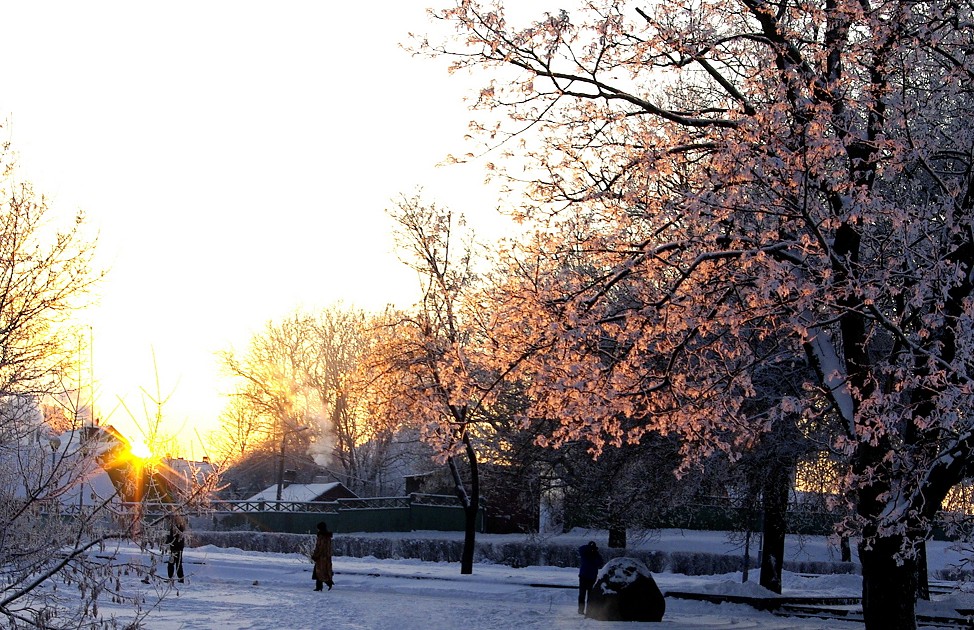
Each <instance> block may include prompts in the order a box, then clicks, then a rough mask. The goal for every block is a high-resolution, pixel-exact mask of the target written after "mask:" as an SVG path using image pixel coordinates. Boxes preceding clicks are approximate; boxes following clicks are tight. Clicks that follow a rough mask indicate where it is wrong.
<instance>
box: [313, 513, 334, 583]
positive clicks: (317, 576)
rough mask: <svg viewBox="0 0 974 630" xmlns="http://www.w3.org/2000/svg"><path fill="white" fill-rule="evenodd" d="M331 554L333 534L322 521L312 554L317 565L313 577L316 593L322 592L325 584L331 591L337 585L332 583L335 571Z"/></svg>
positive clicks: (319, 524)
mask: <svg viewBox="0 0 974 630" xmlns="http://www.w3.org/2000/svg"><path fill="white" fill-rule="evenodd" d="M331 552H332V545H331V532H330V531H328V524H327V523H325V522H324V521H321V522H320V523H318V538H317V539H316V540H315V548H314V551H312V552H311V559H312V560H313V561H314V563H315V568H314V570H313V571H312V572H311V577H312V578H314V581H315V590H316V591H320V590H321V588H322V585H323V584H327V585H328V590H329V591H330V590H331V587H332V586H334V585H335V583H334V582H333V581H332V578H333V577H334V571H333V570H332V566H331Z"/></svg>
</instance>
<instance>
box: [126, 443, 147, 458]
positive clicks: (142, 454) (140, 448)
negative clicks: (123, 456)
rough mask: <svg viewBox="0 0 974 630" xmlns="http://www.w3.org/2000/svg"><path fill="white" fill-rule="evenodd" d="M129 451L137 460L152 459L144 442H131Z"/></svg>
mask: <svg viewBox="0 0 974 630" xmlns="http://www.w3.org/2000/svg"><path fill="white" fill-rule="evenodd" d="M129 451H130V452H131V453H132V455H133V456H134V457H138V458H139V459H149V458H151V457H152V451H151V450H149V447H148V446H146V445H145V442H141V441H140V442H132V445H131V446H129Z"/></svg>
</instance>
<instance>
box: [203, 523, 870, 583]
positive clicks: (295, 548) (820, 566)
mask: <svg viewBox="0 0 974 630" xmlns="http://www.w3.org/2000/svg"><path fill="white" fill-rule="evenodd" d="M314 541H315V537H314V536H313V535H311V534H284V533H274V532H222V531H193V532H192V534H191V540H190V541H189V542H190V545H191V546H194V547H199V546H203V545H214V546H216V547H236V548H238V549H243V550H246V551H265V552H274V553H301V554H309V553H310V552H311V549H312V547H314ZM334 549H335V555H336V556H348V557H353V558H365V557H374V558H378V559H380V560H383V559H405V558H409V559H417V560H425V561H429V562H460V555H461V553H462V551H463V541H461V540H442V539H432V538H408V537H398V536H397V537H394V538H378V537H371V536H369V537H366V536H355V535H351V534H342V535H340V536H336V537H335V539H334ZM603 555H604V556H606V559H609V558H613V557H616V556H623V555H624V556H627V557H630V558H639V559H640V560H642V561H643V562H644V563H645V564H646V566H647V567H648V568H649V569H650V571H652V572H654V573H664V572H670V573H682V574H684V575H721V574H724V573H731V572H734V571H740V570H741V569H742V568H743V567H742V566H741V563H742V557H741V556H739V555H724V554H716V553H702V552H699V553H698V552H687V551H680V552H666V551H646V550H619V549H609V550H605V551H604V553H603ZM474 561H475V562H487V563H492V564H503V565H507V566H511V567H515V568H521V567H529V566H555V567H577V566H578V551H577V549H576V548H575V547H574V546H572V545H558V544H544V543H538V542H531V541H522V542H503V543H493V542H478V543H477V546H476V548H475V550H474ZM750 563H751V564H750V566H751V567H755V566H756V565H757V562H756V560H755V559H754V558H751V560H750ZM785 569H786V570H788V571H793V572H796V573H816V574H831V573H855V572H856V566H855V565H854V564H852V563H850V562H786V563H785Z"/></svg>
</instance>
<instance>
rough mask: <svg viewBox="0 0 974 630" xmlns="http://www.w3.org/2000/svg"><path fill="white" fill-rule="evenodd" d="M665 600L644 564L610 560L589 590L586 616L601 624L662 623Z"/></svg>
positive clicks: (621, 559) (618, 559) (625, 559)
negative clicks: (625, 622)
mask: <svg viewBox="0 0 974 630" xmlns="http://www.w3.org/2000/svg"><path fill="white" fill-rule="evenodd" d="M664 612H666V600H665V599H663V593H662V592H661V591H660V590H659V586H657V585H656V580H654V579H653V574H652V573H650V572H649V569H648V568H646V565H645V564H643V563H642V562H641V561H639V560H637V559H635V558H613V559H612V560H609V561H608V562H607V563H606V564H605V566H604V567H602V570H601V571H599V577H598V579H597V580H596V582H595V586H594V587H593V588H592V594H591V596H590V597H589V600H588V610H587V612H586V613H585V616H586V617H590V618H592V619H599V620H602V621H661V620H662V619H663V613H664Z"/></svg>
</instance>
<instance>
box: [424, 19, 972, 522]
mask: <svg viewBox="0 0 974 630" xmlns="http://www.w3.org/2000/svg"><path fill="white" fill-rule="evenodd" d="M442 16H443V17H445V18H448V19H449V20H451V21H452V23H453V24H455V25H456V26H457V28H458V30H459V33H460V35H459V37H458V38H457V40H455V41H454V42H452V43H447V44H445V45H443V46H441V47H439V48H437V47H435V46H434V47H432V48H431V49H430V51H431V52H432V53H433V54H436V53H438V52H452V53H460V54H457V55H455V56H452V58H453V59H455V60H457V61H456V63H457V64H458V65H459V66H464V67H473V66H476V65H482V66H484V67H487V68H491V69H494V68H498V67H500V68H503V69H504V70H503V72H506V73H511V74H512V75H513V77H512V78H511V77H509V76H508V75H504V76H505V78H511V80H505V81H495V82H493V83H492V84H491V85H490V89H488V90H485V91H484V92H482V93H481V95H480V99H479V101H478V103H477V106H478V107H479V108H481V109H482V110H484V111H485V112H486V113H485V114H484V118H483V121H482V122H484V124H483V125H482V128H483V129H484V130H485V131H487V132H488V133H489V137H487V138H485V142H486V143H487V144H494V143H496V142H497V139H498V138H500V139H505V138H506V139H507V143H506V144H505V145H504V146H505V147H506V149H507V151H509V153H510V155H509V156H508V157H514V158H516V159H504V160H497V161H496V164H495V167H496V168H495V171H494V172H496V173H504V172H505V170H506V172H507V173H508V174H509V175H511V176H512V177H515V178H517V179H528V180H531V182H532V187H531V192H532V195H533V197H532V200H530V201H528V202H525V203H524V204H523V205H522V206H521V207H519V208H518V210H517V215H518V217H519V218H520V219H522V220H524V221H529V222H532V223H531V224H532V225H533V226H534V227H535V229H536V232H535V238H534V239H533V240H529V241H525V242H523V243H522V244H520V246H519V247H516V248H512V249H511V250H510V251H509V255H508V256H506V257H505V258H504V259H503V261H502V262H503V264H504V265H505V270H506V273H505V274H504V276H505V277H504V279H503V281H501V282H499V283H498V284H497V286H496V287H495V288H494V291H493V292H492V295H491V297H492V298H493V301H492V302H490V307H489V312H490V314H491V318H492V319H491V325H489V326H486V329H487V330H490V335H491V338H490V342H489V344H487V345H486V347H487V348H489V351H488V352H487V353H486V354H485V356H490V357H492V358H493V359H494V361H495V363H494V365H495V368H496V369H498V370H504V371H506V370H511V372H510V374H511V376H512V377H517V378H520V379H521V381H522V382H523V383H525V384H526V387H527V388H528V393H529V395H530V398H531V400H532V402H533V407H532V408H531V409H530V410H529V411H528V412H527V413H525V414H524V417H525V421H526V422H530V421H533V420H535V419H537V418H544V419H553V420H556V421H557V426H556V428H555V429H554V431H553V432H551V433H550V435H548V436H547V437H546V440H547V442H548V443H550V444H555V445H558V444H562V443H565V442H568V441H572V440H578V439H584V440H588V441H589V442H590V443H591V444H592V447H593V449H594V450H595V451H598V450H599V449H601V448H603V447H604V446H605V445H607V444H621V443H623V442H626V441H632V440H638V439H639V437H640V436H641V435H642V434H643V433H644V432H646V431H660V432H663V433H669V432H673V433H678V434H679V435H680V436H682V437H683V438H684V439H685V440H687V442H686V443H687V455H688V456H695V457H700V456H706V455H708V454H709V453H711V452H714V451H717V450H721V451H726V452H728V453H730V454H731V455H735V454H737V453H740V452H741V450H742V449H744V448H746V447H748V446H749V445H750V444H752V443H753V441H754V439H755V438H756V437H757V436H758V435H759V434H761V433H762V432H764V431H766V430H767V429H768V428H770V425H771V424H772V423H773V422H774V418H775V416H776V414H777V416H785V415H787V416H798V417H803V418H805V419H806V421H815V422H821V421H822V419H823V418H827V417H832V418H836V419H839V420H841V422H838V423H836V424H835V425H834V427H835V428H834V430H833V433H834V435H835V441H834V443H833V445H832V446H833V447H834V448H835V449H836V451H837V452H839V453H841V454H843V455H844V457H845V463H846V464H847V465H850V468H849V471H850V475H849V476H848V477H847V478H846V480H845V481H846V483H847V484H848V487H850V488H856V489H859V490H860V495H859V498H860V506H862V511H863V513H868V514H871V515H872V516H871V518H873V519H874V522H876V523H878V527H879V530H880V531H881V532H886V533H897V532H902V531H906V530H907V529H910V528H911V527H913V525H915V524H916V523H918V522H922V521H923V520H924V519H925V518H927V517H929V516H930V514H932V512H933V511H935V510H936V508H937V506H938V505H939V500H940V499H941V498H942V497H943V495H944V494H945V493H946V489H947V488H949V487H950V486H951V485H953V483H956V482H957V481H958V480H959V479H961V478H963V476H964V475H966V474H968V472H969V468H970V465H969V462H970V461H971V460H972V443H974V440H972V439H971V437H970V435H971V430H972V417H971V416H972V414H971V410H972V400H971V395H972V383H971V376H972V368H974V366H972V364H971V359H970V357H971V356H974V355H972V353H971V351H972V350H974V347H972V345H974V327H972V326H971V323H972V322H971V318H972V314H974V313H972V310H974V295H972V287H974V281H972V274H971V272H972V269H974V192H972V191H974V182H972V175H971V173H972V172H974V169H972V164H974V161H972V158H971V155H972V147H974V132H972V129H971V122H970V121H971V120H974V99H972V94H971V91H970V82H971V78H972V77H974V61H972V58H971V55H970V54H969V52H970V50H972V49H974V31H972V30H971V29H969V28H967V27H966V26H965V25H967V24H969V23H970V22H971V19H972V17H974V16H972V15H971V10H970V8H969V7H967V6H965V5H960V4H956V3H951V2H934V3H923V4H917V3H910V2H886V3H881V4H878V5H876V6H875V7H873V6H870V5H866V4H863V3H860V2H854V1H851V0H850V1H845V0H839V1H837V2H830V3H827V4H825V5H822V4H818V3H786V4H782V5H780V6H776V7H775V9H774V10H771V7H770V6H769V5H765V4H761V3H752V2H736V1H731V0H710V1H705V2H693V3H681V2H667V3H657V4H656V5H653V6H643V5H639V6H637V5H636V4H632V3H628V2H623V1H621V0H618V1H606V2H592V3H584V6H583V7H582V8H581V9H579V10H576V11H572V12H570V13H568V14H564V15H563V14H558V15H545V16H539V18H538V19H537V20H535V21H534V22H532V23H530V24H527V25H524V24H517V25H513V24H509V23H508V21H507V18H506V17H505V14H504V11H503V9H501V8H500V7H494V6H491V7H484V6H481V5H479V4H477V3H475V2H468V1H464V2H461V3H458V4H457V5H456V6H454V7H453V8H451V9H448V10H446V11H444V12H443V13H442ZM495 117H500V119H501V121H502V123H501V125H500V126H499V127H498V128H496V129H495V128H494V127H493V126H492V125H491V124H487V123H486V122H485V121H489V120H492V119H493V118H495ZM505 117H506V122H505V121H504V118H505ZM806 356H808V357H809V361H810V363H811V365H812V367H813V368H814V374H813V375H809V377H808V378H807V382H802V383H796V384H795V388H794V389H795V390H796V391H798V392H801V393H799V394H798V395H791V396H789V397H787V398H785V399H783V400H782V401H781V402H780V404H779V406H778V409H777V410H775V409H772V410H771V412H770V413H764V412H763V413H761V414H754V413H752V412H751V409H752V406H751V405H749V401H751V400H753V399H755V398H756V397H758V396H759V395H760V392H759V387H760V384H759V383H757V382H756V381H755V378H754V375H755V371H756V368H757V367H758V366H761V365H775V364H782V363H787V362H792V361H801V360H803V359H804V357H806ZM765 411H766V410H765ZM852 464H854V465H852ZM863 488H869V490H867V491H865V492H863V491H862V489H863ZM908 523H911V525H907V524H908Z"/></svg>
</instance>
